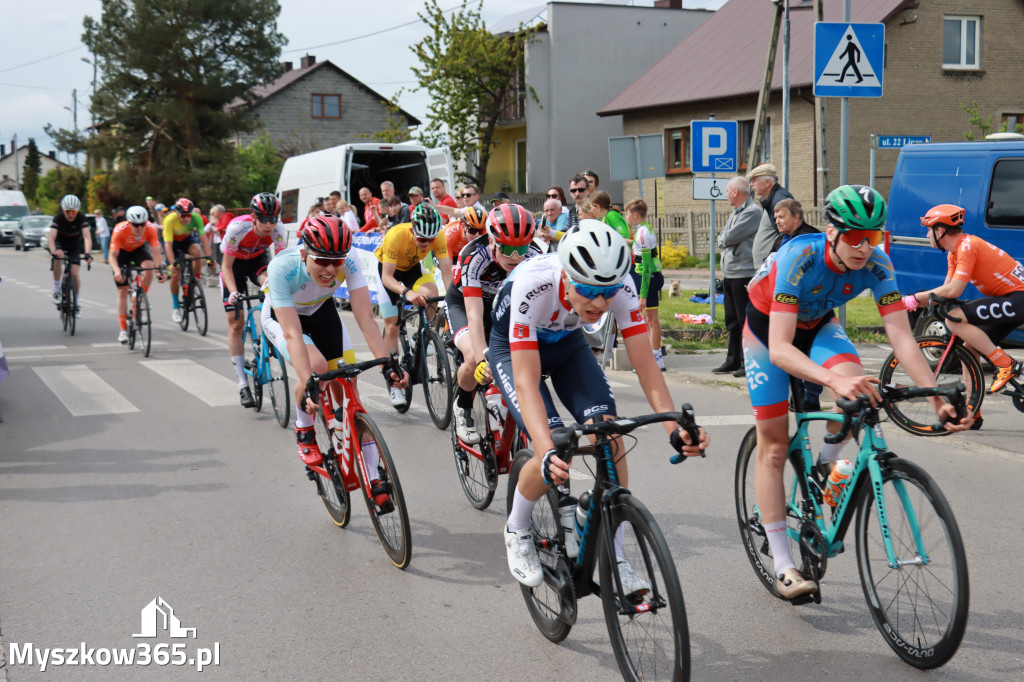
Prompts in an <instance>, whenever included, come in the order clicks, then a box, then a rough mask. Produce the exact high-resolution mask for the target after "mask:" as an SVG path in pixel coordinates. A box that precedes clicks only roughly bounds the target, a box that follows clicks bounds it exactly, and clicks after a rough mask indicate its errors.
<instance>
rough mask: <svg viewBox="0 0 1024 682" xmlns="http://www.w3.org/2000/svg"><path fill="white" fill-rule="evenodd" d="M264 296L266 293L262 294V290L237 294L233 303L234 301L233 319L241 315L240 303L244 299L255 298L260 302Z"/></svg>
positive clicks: (252, 299) (251, 299)
mask: <svg viewBox="0 0 1024 682" xmlns="http://www.w3.org/2000/svg"><path fill="white" fill-rule="evenodd" d="M265 298H266V294H264V293H263V292H262V291H257V292H256V293H255V294H244V295H243V294H241V293H240V294H238V297H237V298H235V303H234V306H235V319H236V320H237V319H240V318H241V317H242V306H241V305H240V304H241V303H245V302H246V301H255V300H259V302H260V303H263V300H264V299H265Z"/></svg>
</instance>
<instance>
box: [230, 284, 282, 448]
mask: <svg viewBox="0 0 1024 682" xmlns="http://www.w3.org/2000/svg"><path fill="white" fill-rule="evenodd" d="M264 296H265V294H264V293H263V292H262V291H260V292H257V293H255V294H245V295H240V296H239V297H238V298H236V299H235V319H236V320H237V319H239V317H240V316H241V314H242V306H243V305H244V306H245V307H246V308H247V309H248V313H247V315H246V318H245V327H244V328H243V332H242V349H243V352H244V355H245V376H246V377H247V378H248V380H249V390H250V391H251V392H252V398H253V401H254V402H255V403H256V404H255V405H254V406H253V409H255V410H256V411H257V412H259V411H260V410H262V409H263V387H264V386H267V387H268V393H270V404H271V405H273V406H274V416H275V417H276V418H277V423H278V424H280V425H281V428H282V429H285V428H288V423H289V420H288V416H289V412H290V411H291V409H290V406H291V398H290V393H289V392H288V367H287V365H286V364H285V361H284V356H282V355H281V352H280V351H279V350H278V349H277V348H276V347H275V346H274V344H273V343H271V342H270V339H268V338H267V335H266V334H264V333H263V328H262V326H261V325H260V323H259V317H260V312H261V311H262V309H263V299H264ZM254 301H255V302H258V304H257V305H252V304H253V302H254Z"/></svg>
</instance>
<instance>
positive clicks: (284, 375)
mask: <svg viewBox="0 0 1024 682" xmlns="http://www.w3.org/2000/svg"><path fill="white" fill-rule="evenodd" d="M263 343H265V344H267V346H268V347H269V349H270V351H269V354H268V355H267V361H268V363H269V365H270V383H269V384H268V387H269V389H270V403H271V404H272V405H273V406H274V416H275V417H277V423H278V424H280V425H281V428H282V429H286V428H288V416H289V412H290V411H291V409H290V408H291V396H290V395H289V393H288V368H287V367H286V366H285V363H284V358H283V357H281V353H279V352H278V350H277V349H276V348H274V345H273V344H272V343H270V339H268V338H267V337H266V336H264V337H263ZM261 392H262V391H261Z"/></svg>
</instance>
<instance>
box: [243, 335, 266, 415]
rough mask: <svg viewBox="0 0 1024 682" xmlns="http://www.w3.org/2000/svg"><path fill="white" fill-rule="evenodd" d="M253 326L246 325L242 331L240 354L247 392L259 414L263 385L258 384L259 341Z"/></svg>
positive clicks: (261, 406)
mask: <svg viewBox="0 0 1024 682" xmlns="http://www.w3.org/2000/svg"><path fill="white" fill-rule="evenodd" d="M255 331H256V330H255V328H254V327H253V325H251V324H248V323H246V325H245V327H244V328H243V330H242V353H243V355H244V357H245V378H246V381H247V382H248V384H249V391H250V392H252V399H253V400H254V401H255V403H256V405H255V406H254V409H255V410H256V411H257V412H259V411H260V409H262V408H263V384H261V383H260V371H259V360H258V358H259V356H260V346H259V343H260V339H259V337H258V336H255V335H254V334H255Z"/></svg>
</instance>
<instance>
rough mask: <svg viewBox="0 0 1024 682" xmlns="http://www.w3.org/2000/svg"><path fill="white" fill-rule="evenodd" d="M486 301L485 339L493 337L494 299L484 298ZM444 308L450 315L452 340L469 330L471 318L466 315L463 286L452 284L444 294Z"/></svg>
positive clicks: (449, 323) (449, 322) (449, 324)
mask: <svg viewBox="0 0 1024 682" xmlns="http://www.w3.org/2000/svg"><path fill="white" fill-rule="evenodd" d="M481 300H482V301H483V303H484V320H483V321H484V339H485V340H487V341H489V340H490V338H491V324H492V320H491V303H492V302H493V300H494V299H492V298H486V297H485V298H482V299H481ZM444 309H445V313H446V314H447V316H448V326H449V327H450V328H451V330H452V342H453V343H454V341H455V340H456V339H458V338H459V336H461V335H462V334H465V333H467V332H469V318H468V317H467V316H466V298H465V296H463V295H462V287H456V286H452V287H449V288H448V291H447V292H446V293H445V295H444Z"/></svg>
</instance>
